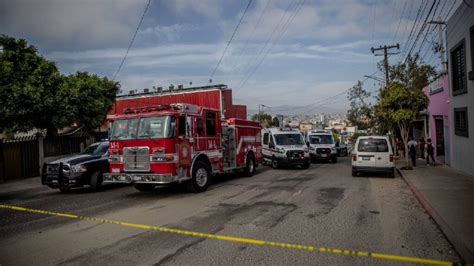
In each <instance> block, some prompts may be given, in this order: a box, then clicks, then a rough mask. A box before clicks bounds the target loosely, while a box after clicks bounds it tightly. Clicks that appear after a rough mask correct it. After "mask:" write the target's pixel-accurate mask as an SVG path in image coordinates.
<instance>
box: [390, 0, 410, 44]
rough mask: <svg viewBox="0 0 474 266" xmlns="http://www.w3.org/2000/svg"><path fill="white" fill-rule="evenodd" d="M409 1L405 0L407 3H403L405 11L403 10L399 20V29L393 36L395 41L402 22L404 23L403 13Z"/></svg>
mask: <svg viewBox="0 0 474 266" xmlns="http://www.w3.org/2000/svg"><path fill="white" fill-rule="evenodd" d="M407 3H408V0H405V4H404V5H403V11H402V14H401V15H400V20H399V21H398V25H397V30H396V31H395V35H394V36H393V40H392V42H395V39H396V38H397V35H398V30H399V29H400V24H401V23H402V20H403V15H404V14H405V11H406V8H407Z"/></svg>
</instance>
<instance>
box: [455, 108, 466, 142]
mask: <svg viewBox="0 0 474 266" xmlns="http://www.w3.org/2000/svg"><path fill="white" fill-rule="evenodd" d="M454 133H455V134H456V135H458V136H463V137H469V125H468V117H467V107H463V108H454Z"/></svg>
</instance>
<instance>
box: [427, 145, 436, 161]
mask: <svg viewBox="0 0 474 266" xmlns="http://www.w3.org/2000/svg"><path fill="white" fill-rule="evenodd" d="M430 158H431V161H432V162H433V166H435V165H436V162H435V159H434V147H433V143H432V142H431V139H427V143H426V165H427V166H429V165H430Z"/></svg>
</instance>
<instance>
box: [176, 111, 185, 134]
mask: <svg viewBox="0 0 474 266" xmlns="http://www.w3.org/2000/svg"><path fill="white" fill-rule="evenodd" d="M185 134H186V117H185V116H184V115H181V116H179V121H178V136H184V135H185Z"/></svg>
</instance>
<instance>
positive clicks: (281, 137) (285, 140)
mask: <svg viewBox="0 0 474 266" xmlns="http://www.w3.org/2000/svg"><path fill="white" fill-rule="evenodd" d="M275 142H276V144H277V145H283V146H285V145H304V142H303V137H302V136H301V134H294V133H293V134H276V135H275Z"/></svg>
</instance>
